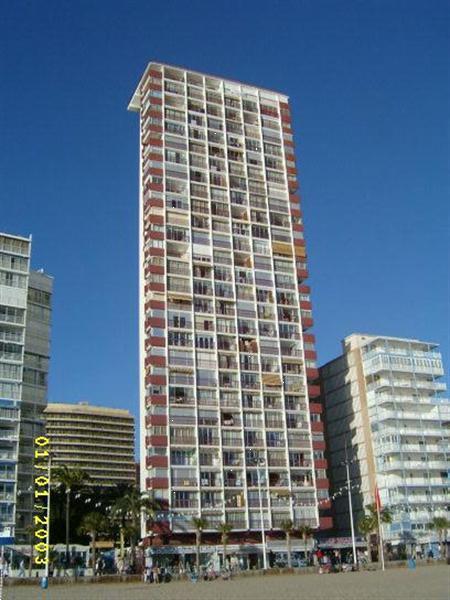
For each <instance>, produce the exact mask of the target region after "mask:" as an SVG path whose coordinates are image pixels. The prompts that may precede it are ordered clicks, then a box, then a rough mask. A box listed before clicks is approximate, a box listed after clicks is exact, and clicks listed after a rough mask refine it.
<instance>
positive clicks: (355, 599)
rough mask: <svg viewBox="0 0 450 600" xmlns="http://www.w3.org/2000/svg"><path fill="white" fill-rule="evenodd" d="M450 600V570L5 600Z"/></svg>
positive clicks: (122, 587) (32, 591)
mask: <svg viewBox="0 0 450 600" xmlns="http://www.w3.org/2000/svg"><path fill="white" fill-rule="evenodd" d="M147 598H148V599H149V600H450V567H447V566H443V565H442V566H441V565H440V566H431V567H422V568H418V569H417V570H416V571H409V570H408V569H392V570H388V571H386V572H385V573H382V572H381V571H376V572H363V573H339V574H333V575H264V576H255V577H237V578H235V579H234V580H233V581H222V580H217V581H211V582H200V583H197V584H194V583H191V582H171V583H166V584H159V585H154V584H143V583H128V584H126V583H125V584H123V583H122V584H115V583H112V584H106V583H105V584H78V585H55V586H54V587H50V588H49V589H48V590H46V591H44V590H41V589H40V588H38V587H34V586H33V587H29V586H21V587H19V586H15V587H10V588H5V590H4V594H3V600H146V599H147Z"/></svg>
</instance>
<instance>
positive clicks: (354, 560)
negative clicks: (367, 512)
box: [341, 438, 358, 567]
mask: <svg viewBox="0 0 450 600" xmlns="http://www.w3.org/2000/svg"><path fill="white" fill-rule="evenodd" d="M352 462H353V460H349V459H348V456H347V438H345V460H344V462H343V463H341V464H343V465H345V471H346V474H347V495H348V512H349V515H350V531H351V535H352V549H353V564H354V566H355V567H357V566H358V560H357V557H356V542H355V526H354V524H353V503H352V492H351V487H350V464H351V463H352Z"/></svg>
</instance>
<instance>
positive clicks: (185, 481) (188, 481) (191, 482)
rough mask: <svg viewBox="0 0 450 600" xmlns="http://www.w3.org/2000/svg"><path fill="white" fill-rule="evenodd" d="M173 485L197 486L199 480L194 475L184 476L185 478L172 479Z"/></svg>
mask: <svg viewBox="0 0 450 600" xmlns="http://www.w3.org/2000/svg"><path fill="white" fill-rule="evenodd" d="M172 486H173V487H197V486H198V481H197V479H196V478H192V477H183V478H181V479H180V478H175V479H172Z"/></svg>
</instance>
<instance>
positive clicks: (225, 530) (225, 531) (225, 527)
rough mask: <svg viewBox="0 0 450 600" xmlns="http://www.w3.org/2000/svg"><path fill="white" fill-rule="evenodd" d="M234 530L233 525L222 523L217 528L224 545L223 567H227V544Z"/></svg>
mask: <svg viewBox="0 0 450 600" xmlns="http://www.w3.org/2000/svg"><path fill="white" fill-rule="evenodd" d="M232 530H233V527H232V525H230V524H229V523H221V524H220V525H219V527H218V528H217V531H218V532H219V533H220V534H221V536H220V539H221V542H222V545H223V567H224V568H225V567H226V560H227V543H228V535H229V533H230V532H231V531H232Z"/></svg>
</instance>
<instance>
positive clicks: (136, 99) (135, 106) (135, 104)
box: [128, 61, 289, 112]
mask: <svg viewBox="0 0 450 600" xmlns="http://www.w3.org/2000/svg"><path fill="white" fill-rule="evenodd" d="M152 67H168V68H169V69H178V70H180V71H189V73H194V74H195V75H200V76H201V77H210V78H211V79H217V80H218V81H225V82H227V83H230V84H234V85H239V86H243V87H244V88H245V90H247V91H248V92H249V93H251V92H253V93H255V92H265V93H267V94H268V98H271V99H275V98H276V99H278V100H280V101H281V102H288V100H289V96H286V94H281V93H280V92H276V91H275V90H269V89H267V88H262V87H258V86H256V85H251V84H249V83H245V82H242V81H237V80H235V79H227V78H225V77H221V76H219V75H211V73H201V72H200V71H194V70H193V69H189V68H188V67H182V66H179V65H168V64H166V63H162V62H157V61H150V62H149V63H148V65H147V67H146V69H145V71H144V74H143V75H142V77H141V78H140V80H139V83H138V85H137V87H136V90H135V92H134V94H133V96H132V97H131V100H130V103H129V104H128V110H131V111H135V112H137V111H139V109H140V107H141V94H140V91H139V88H140V87H141V84H142V82H143V81H144V80H145V79H146V78H147V75H148V72H149V71H150V69H151V68H152Z"/></svg>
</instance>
